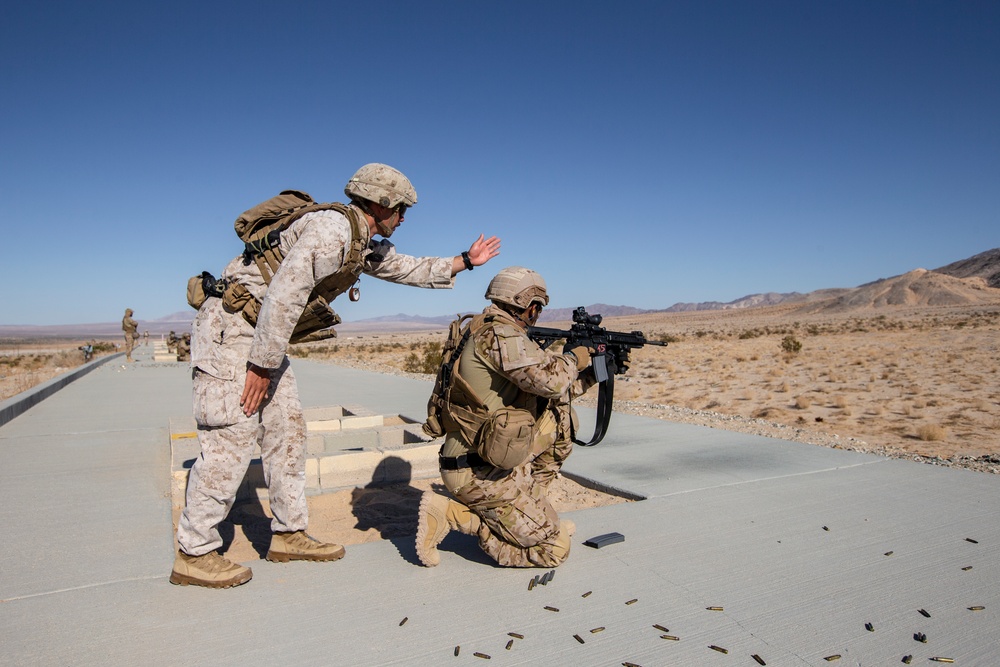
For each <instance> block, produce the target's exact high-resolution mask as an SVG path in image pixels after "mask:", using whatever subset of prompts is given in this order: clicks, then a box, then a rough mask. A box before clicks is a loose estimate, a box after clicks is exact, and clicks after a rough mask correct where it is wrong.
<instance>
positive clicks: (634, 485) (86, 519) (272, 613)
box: [0, 347, 1000, 667]
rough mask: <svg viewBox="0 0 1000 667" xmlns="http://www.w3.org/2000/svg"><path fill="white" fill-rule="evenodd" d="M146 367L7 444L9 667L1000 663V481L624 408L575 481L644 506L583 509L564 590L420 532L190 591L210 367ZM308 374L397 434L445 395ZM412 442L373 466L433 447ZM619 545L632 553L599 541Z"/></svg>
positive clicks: (116, 371) (77, 396)
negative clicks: (197, 452) (198, 406)
mask: <svg viewBox="0 0 1000 667" xmlns="http://www.w3.org/2000/svg"><path fill="white" fill-rule="evenodd" d="M137 352H138V354H137V355H136V356H137V359H138V360H137V362H136V363H133V364H125V363H123V361H122V360H121V359H113V360H111V361H108V362H106V363H103V364H100V365H95V366H94V367H93V368H92V369H91V370H90V372H87V373H85V374H80V375H79V376H78V377H76V378H75V379H74V380H73V381H72V382H70V383H68V384H65V386H63V387H62V388H60V389H59V390H58V391H56V392H54V393H52V394H51V395H49V396H48V397H47V398H45V399H44V400H41V401H39V402H37V403H36V404H34V405H32V406H31V407H30V408H28V409H27V410H26V411H24V412H23V413H22V414H19V415H18V416H16V417H13V418H12V419H10V420H9V421H7V422H6V423H4V425H3V426H0V448H2V453H3V461H4V465H3V466H2V468H0V486H2V489H3V498H4V501H5V502H4V504H3V507H2V509H0V516H2V526H3V529H4V538H5V539H4V540H3V541H2V545H0V557H2V561H0V562H2V563H3V567H2V568H0V643H2V656H3V658H2V661H0V662H2V664H4V665H60V666H62V665H102V666H104V665H154V666H155V665H164V666H166V665H170V666H174V665H182V664H186V665H256V664H287V665H441V664H445V665H451V664H453V665H461V664H473V665H478V664H482V661H484V660H487V658H486V657H483V656H488V659H489V660H490V662H489V663H488V664H510V665H538V664H547V665H574V666H584V665H622V664H634V665H642V666H644V667H650V666H653V665H698V666H700V665H706V666H713V665H734V666H735V665H757V664H766V665H792V666H798V665H828V664H840V665H896V664H904V663H903V659H904V657H905V656H911V662H910V664H915V665H917V664H936V663H935V662H932V660H933V659H934V658H947V659H950V660H953V661H954V664H956V665H977V666H989V665H996V664H1000V634H998V629H1000V618H998V611H1000V584H998V581H1000V522H998V520H997V519H998V516H1000V477H998V476H996V475H990V474H986V473H979V472H972V471H968V470H962V469H953V468H945V467H937V466H930V465H926V464H921V463H915V462H909V461H902V460H894V459H885V458H880V457H877V456H872V455H867V454H860V453H856V452H851V451H846V450H837V449H828V448H822V447H817V446H812V445H805V444H799V443H794V442H788V441H782V440H775V439H769V438H763V437H759V436H750V435H744V434H739V433H734V432H728V431H722V430H716V429H710V428H706V427H697V426H690V425H683V424H674V423H669V422H663V421H658V420H653V419H644V418H639V417H632V416H628V415H623V414H615V415H614V417H613V420H612V423H611V428H610V434H609V435H608V436H607V438H606V439H605V441H604V442H603V443H601V444H600V445H598V446H597V447H593V448H577V449H576V450H575V451H574V453H573V456H572V457H570V459H569V462H568V464H567V465H566V467H565V473H566V474H567V475H568V476H571V477H573V478H574V479H577V480H578V481H581V482H582V483H584V484H587V485H590V486H594V487H597V488H600V489H604V490H616V491H618V492H620V493H622V494H624V495H627V496H630V497H633V498H642V500H637V501H636V502H630V503H622V504H617V505H611V506H606V507H601V508H595V509H588V510H582V511H578V512H573V513H570V514H569V517H570V518H572V519H573V520H574V521H575V522H576V525H577V532H576V535H575V536H574V538H573V551H572V554H571V556H570V558H569V560H568V561H567V562H566V563H565V564H563V565H562V566H561V567H559V568H558V569H556V570H555V571H554V572H555V573H554V576H553V578H552V580H551V581H549V582H547V583H546V584H545V585H535V586H533V587H532V588H531V589H530V590H529V584H530V582H532V580H533V578H534V577H535V576H536V575H544V574H545V573H546V572H548V570H519V569H504V568H499V567H496V566H494V565H493V564H492V563H491V562H490V561H489V560H488V559H487V558H486V557H485V556H484V555H483V554H482V553H481V552H480V551H479V548H478V546H477V545H476V543H475V542H474V540H473V539H472V538H470V537H467V536H464V535H457V534H451V535H449V536H448V537H447V538H446V539H445V541H444V543H443V544H442V546H441V549H442V559H441V564H440V566H438V567H436V568H430V569H428V568H424V567H421V566H419V565H418V564H417V561H416V555H415V550H414V546H413V543H412V539H409V538H408V539H399V540H393V541H383V542H375V543H369V544H364V545H356V546H349V547H348V551H347V556H346V557H345V558H344V559H343V560H342V561H339V562H336V563H301V562H293V563H288V564H277V563H269V562H267V561H255V562H253V563H252V567H253V571H254V577H253V580H252V581H250V582H249V583H247V584H246V585H243V586H240V587H238V588H234V589H228V590H209V589H203V588H197V587H193V586H187V587H181V586H173V585H171V584H170V583H169V582H168V581H167V577H168V575H169V573H170V568H171V564H172V562H173V557H174V551H173V535H172V531H171V496H172V484H173V472H175V463H174V461H173V456H172V451H173V450H172V447H171V443H172V442H175V443H176V442H177V441H178V440H182V439H183V438H172V435H178V434H183V433H184V428H185V426H184V422H183V420H185V419H187V418H189V416H190V410H191V407H190V371H189V370H188V369H187V365H186V364H183V363H177V362H175V361H170V360H167V361H156V360H155V359H154V356H153V350H152V349H151V348H146V347H140V348H139V349H138V351H137ZM293 369H294V371H295V373H296V375H297V377H298V381H299V389H300V393H301V395H302V399H303V404H304V406H305V407H306V408H308V409H312V410H314V411H318V412H313V413H312V414H313V415H314V416H320V417H327V418H330V419H336V418H337V416H336V415H330V414H329V413H326V414H324V413H323V412H322V411H323V410H329V409H330V406H355V407H353V408H351V409H350V410H349V411H351V412H365V415H364V416H372V415H375V416H386V415H389V416H397V417H400V419H399V421H398V422H393V424H391V426H393V427H394V428H397V430H398V429H403V430H405V429H406V428H407V425H411V424H412V423H414V422H415V421H419V420H420V419H421V418H422V415H423V412H424V409H425V405H426V400H427V396H428V393H429V391H430V383H429V382H425V381H420V380H414V379H408V378H400V377H394V376H383V375H378V374H373V373H366V372H362V371H358V370H352V369H345V368H339V367H336V366H331V365H324V364H317V363H313V362H308V361H304V360H294V361H293ZM21 398H22V399H23V398H24V397H21ZM6 403H10V402H9V401H8V402H5V404H4V405H0V408H4V407H7V406H6ZM358 406H360V407H358ZM307 414H308V413H307ZM580 416H581V420H582V422H583V424H584V425H585V428H589V425H590V424H591V423H592V420H593V416H594V414H593V411H592V410H582V409H581V410H580ZM314 421H316V422H320V421H329V419H315V420H314ZM330 428H332V427H330ZM368 437H371V436H370V434H369V436H368ZM393 437H395V436H393ZM401 438H402V440H406V439H407V436H401ZM402 440H400V441H398V442H397V441H396V440H391V442H390V440H385V441H384V442H383V443H382V445H384V444H385V443H386V442H388V443H389V445H388V446H387V447H386V446H382V445H372V446H371V447H369V448H368V449H367V450H364V451H367V452H369V453H370V452H371V451H380V452H382V455H383V456H384V455H386V453H387V452H389V450H393V451H396V450H398V452H397V453H399V452H402V451H403V450H406V449H409V448H412V449H414V450H415V449H416V448H421V447H423V448H427V447H428V446H429V443H427V442H422V441H420V442H418V441H411V442H403V441H402ZM188 444H190V443H188ZM314 444H315V443H314ZM430 444H433V443H430ZM316 446H317V447H318V445H316ZM326 446H328V445H324V447H326ZM338 446H342V448H343V449H344V450H350V449H351V447H349V446H343V442H341V445H338ZM425 451H432V449H431V450H426V449H425ZM316 455H317V456H321V455H322V453H321V452H319V451H318V450H317V452H316ZM401 456H405V455H404V454H401ZM414 456H415V455H414ZM418 458H420V459H421V460H423V458H426V455H425V454H421V455H420V457H418ZM317 465H318V464H317ZM417 469H418V466H414V467H413V468H412V470H414V471H416V470H417ZM414 474H416V473H414ZM317 482H318V483H319V484H320V488H319V490H320V491H323V490H324V487H323V483H322V479H321V478H317ZM331 483H333V482H331ZM611 532H618V533H621V534H622V535H624V536H625V539H624V541H623V542H620V543H617V544H612V545H609V546H605V547H603V548H601V549H594V548H590V547H587V546H584V544H583V543H584V541H585V540H587V539H588V538H591V537H595V536H598V535H602V534H606V533H611ZM922 640H924V641H922ZM456 651H457V655H456ZM477 654H478V655H477ZM755 656H756V657H755ZM834 656H840V657H839V658H835V657H834ZM939 662H940V661H939Z"/></svg>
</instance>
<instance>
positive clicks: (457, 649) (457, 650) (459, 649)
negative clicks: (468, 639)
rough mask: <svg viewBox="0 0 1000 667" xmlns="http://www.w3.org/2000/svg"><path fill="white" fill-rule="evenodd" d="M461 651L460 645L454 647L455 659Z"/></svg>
mask: <svg viewBox="0 0 1000 667" xmlns="http://www.w3.org/2000/svg"><path fill="white" fill-rule="evenodd" d="M461 650H462V647H461V645H459V646H456V647H455V657H456V658H457V657H458V654H459V652H460V651H461Z"/></svg>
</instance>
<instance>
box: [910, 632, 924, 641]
mask: <svg viewBox="0 0 1000 667" xmlns="http://www.w3.org/2000/svg"><path fill="white" fill-rule="evenodd" d="M913 638H914V639H915V640H917V641H918V642H921V643H924V644H926V643H927V635H925V634H924V633H922V632H915V633H913Z"/></svg>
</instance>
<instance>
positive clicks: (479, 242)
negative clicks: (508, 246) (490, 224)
mask: <svg viewBox="0 0 1000 667" xmlns="http://www.w3.org/2000/svg"><path fill="white" fill-rule="evenodd" d="M499 254H500V239H498V238H497V237H495V236H491V237H489V238H488V239H485V240H484V235H483V234H480V235H479V238H478V239H476V240H475V241H473V243H472V245H471V246H470V247H469V261H470V262H472V265H473V266H482V265H483V264H485V263H486V262H488V261H490V260H491V259H493V258H494V257H496V256H497V255H499Z"/></svg>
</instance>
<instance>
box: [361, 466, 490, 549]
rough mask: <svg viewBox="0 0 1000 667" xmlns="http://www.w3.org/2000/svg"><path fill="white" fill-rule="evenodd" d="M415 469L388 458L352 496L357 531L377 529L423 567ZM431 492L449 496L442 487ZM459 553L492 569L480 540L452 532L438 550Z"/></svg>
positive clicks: (433, 485) (437, 487)
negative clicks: (419, 555) (418, 536)
mask: <svg viewBox="0 0 1000 667" xmlns="http://www.w3.org/2000/svg"><path fill="white" fill-rule="evenodd" d="M412 470H413V468H412V466H411V465H410V463H409V462H408V461H405V460H403V459H401V458H399V457H398V456H387V457H385V458H384V459H383V460H382V461H381V462H380V463H379V464H378V465H377V466H376V467H375V470H374V472H373V474H372V480H371V482H369V483H368V484H366V485H365V486H364V487H360V488H355V489H354V491H353V492H352V494H351V508H352V512H353V514H354V517H355V519H356V520H357V523H356V524H355V526H354V527H355V528H356V529H357V530H369V529H373V528H374V529H375V530H377V531H378V532H379V536H380V537H381V538H382V539H383V540H388V541H389V542H391V543H392V544H393V546H395V547H396V550H397V551H398V552H399V555H400V556H402V557H403V559H404V560H406V561H407V562H409V563H412V564H414V565H420V560H419V559H418V558H417V548H416V542H415V540H416V536H417V515H418V512H419V509H420V498H421V496H422V495H423V491H422V490H421V489H418V488H416V487H415V486H413V485H412V481H413V480H412ZM431 489H432V490H433V491H434V492H436V493H440V494H442V495H447V494H448V492H447V491H446V490H445V488H444V486H443V485H442V484H440V483H434V484H431ZM438 548H439V549H443V550H445V551H452V552H454V553H457V554H459V555H461V556H463V557H464V558H466V559H467V560H472V561H478V562H483V563H486V564H490V565H492V564H493V562H492V561H490V560H489V559H488V558H487V557H486V555H485V554H483V552H482V550H480V549H479V544H478V542H477V540H476V539H475V538H474V537H472V536H469V535H462V534H460V533H457V532H454V531H453V532H451V533H449V534H448V536H447V537H445V539H444V541H443V542H442V543H441V545H440V546H439V547H438Z"/></svg>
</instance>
